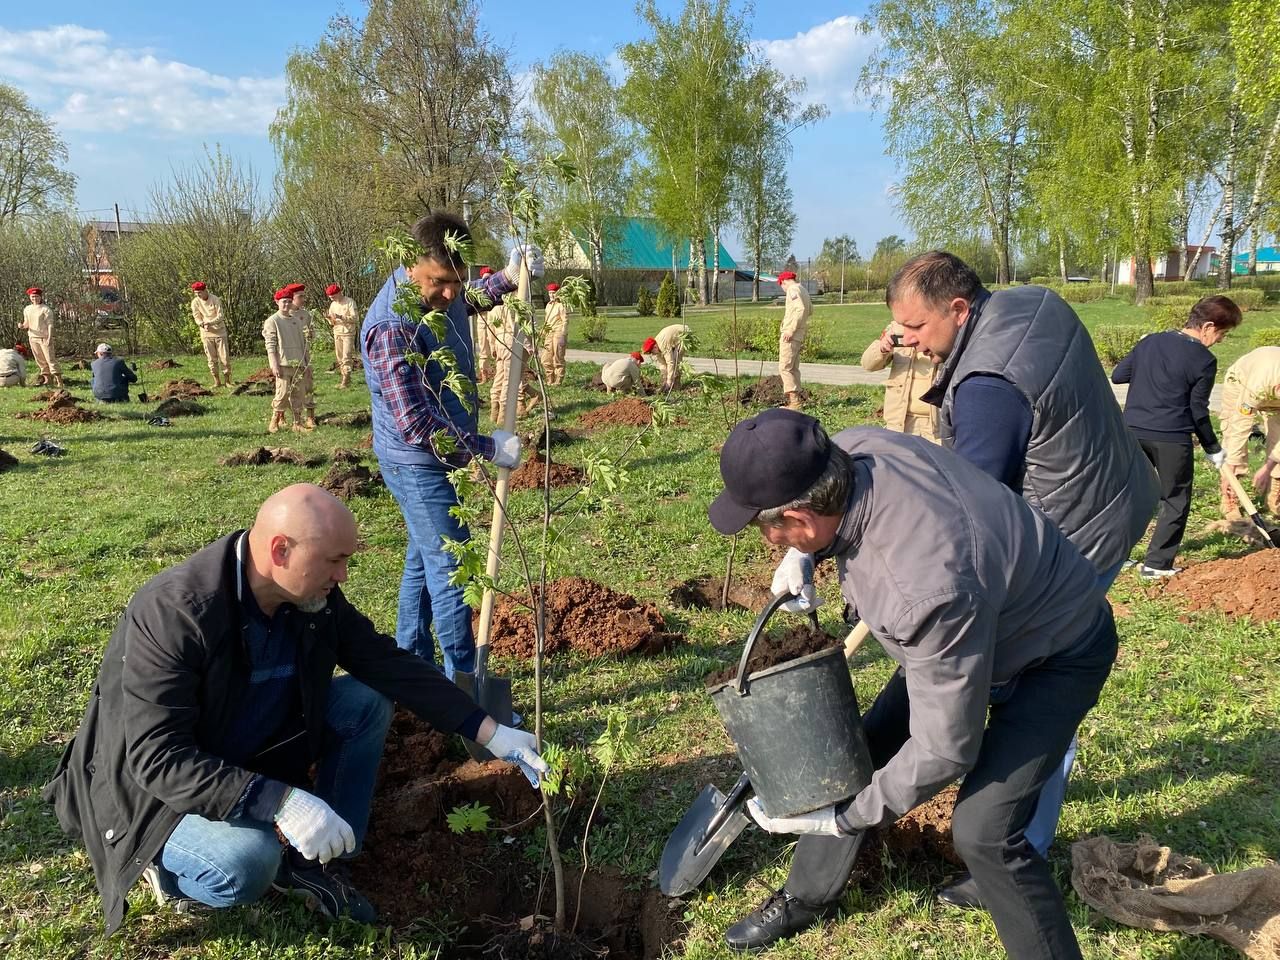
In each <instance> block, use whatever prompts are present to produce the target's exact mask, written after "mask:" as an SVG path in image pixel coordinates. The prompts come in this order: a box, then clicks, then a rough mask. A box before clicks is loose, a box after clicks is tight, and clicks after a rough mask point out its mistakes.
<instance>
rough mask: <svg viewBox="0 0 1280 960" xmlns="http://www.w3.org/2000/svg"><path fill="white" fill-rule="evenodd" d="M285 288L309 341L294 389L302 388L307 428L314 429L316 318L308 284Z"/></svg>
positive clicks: (297, 319)
mask: <svg viewBox="0 0 1280 960" xmlns="http://www.w3.org/2000/svg"><path fill="white" fill-rule="evenodd" d="M285 289H286V290H288V291H290V292H291V294H292V299H293V314H292V317H293V319H294V320H295V321H297V324H298V328H299V329H300V330H301V331H302V336H303V339H305V340H306V342H307V363H306V366H304V367H303V368H302V373H301V374H300V375H299V379H298V382H297V383H296V384H294V389H298V388H299V387H301V389H302V406H303V407H304V408H305V409H306V411H307V424H306V425H307V429H308V430H314V429H315V428H316V384H315V377H314V376H313V374H312V370H311V341H312V340H313V339H315V335H316V328H315V320H314V319H313V318H312V316H311V311H310V310H308V309H307V294H306V290H307V287H306V284H302V283H291V284H289V285H288V286H287V287H285Z"/></svg>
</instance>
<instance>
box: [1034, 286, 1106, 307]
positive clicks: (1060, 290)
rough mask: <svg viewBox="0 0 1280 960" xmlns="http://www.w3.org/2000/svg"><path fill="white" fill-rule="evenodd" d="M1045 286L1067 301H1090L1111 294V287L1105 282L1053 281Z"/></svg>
mask: <svg viewBox="0 0 1280 960" xmlns="http://www.w3.org/2000/svg"><path fill="white" fill-rule="evenodd" d="M1045 286H1047V287H1048V288H1049V289H1050V290H1052V291H1053V292H1054V293H1056V294H1057V295H1058V296H1060V297H1061V298H1062V299H1063V300H1065V301H1067V303H1092V302H1093V301H1095V300H1105V299H1106V298H1107V297H1109V296H1111V287H1110V286H1109V285H1108V284H1105V283H1054V284H1045Z"/></svg>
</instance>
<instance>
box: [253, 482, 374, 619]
mask: <svg viewBox="0 0 1280 960" xmlns="http://www.w3.org/2000/svg"><path fill="white" fill-rule="evenodd" d="M358 545H359V543H358V533H357V530H356V519H355V517H354V516H352V514H351V511H350V510H348V509H347V506H346V504H344V503H343V502H342V501H341V500H339V499H338V498H337V497H335V496H334V495H333V494H331V493H329V492H328V491H327V490H324V489H322V488H321V487H317V486H316V485H315V484H313V483H295V484H293V485H292V486H288V487H285V488H284V489H283V490H281V491H279V492H278V493H274V494H272V495H271V496H270V497H268V498H267V499H266V501H264V502H263V504H262V506H261V507H259V508H258V515H257V517H256V518H255V519H254V521H253V528H252V529H251V530H250V531H249V552H250V555H251V557H252V566H253V570H254V572H255V573H256V574H257V576H258V578H260V581H265V583H261V584H260V586H261V588H262V591H263V592H265V594H266V595H267V596H266V597H265V598H264V597H263V596H258V600H259V603H260V604H261V605H263V609H264V610H266V609H267V607H268V606H272V607H274V606H278V605H279V603H281V602H286V601H287V602H290V603H293V604H295V605H297V606H298V607H299V608H301V609H303V610H321V609H324V605H325V598H326V597H327V596H328V593H329V591H330V590H331V589H332V588H333V587H335V586H337V585H338V584H340V583H343V582H344V581H345V580H346V579H347V560H349V559H350V558H351V555H352V554H354V553H355V551H356V549H357V547H358ZM258 593H259V590H258V589H257V587H256V586H255V596H257V595H258ZM264 599H265V600H266V603H265V604H264V603H263V601H264ZM273 600H274V601H275V602H274V603H273V602H272V601H273ZM268 612H270V611H268Z"/></svg>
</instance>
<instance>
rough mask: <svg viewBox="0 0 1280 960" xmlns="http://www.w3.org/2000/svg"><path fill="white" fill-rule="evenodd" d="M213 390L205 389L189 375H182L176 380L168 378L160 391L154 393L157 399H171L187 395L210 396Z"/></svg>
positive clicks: (182, 397)
mask: <svg viewBox="0 0 1280 960" xmlns="http://www.w3.org/2000/svg"><path fill="white" fill-rule="evenodd" d="M212 396H213V391H212V390H209V389H207V388H206V387H205V386H204V385H203V384H201V383H197V382H196V381H195V380H192V379H191V378H190V377H182V378H181V379H178V380H170V381H169V382H168V383H166V384H165V385H164V386H163V387H161V388H160V392H159V393H158V394H156V399H157V400H173V399H179V400H183V399H187V398H189V397H212Z"/></svg>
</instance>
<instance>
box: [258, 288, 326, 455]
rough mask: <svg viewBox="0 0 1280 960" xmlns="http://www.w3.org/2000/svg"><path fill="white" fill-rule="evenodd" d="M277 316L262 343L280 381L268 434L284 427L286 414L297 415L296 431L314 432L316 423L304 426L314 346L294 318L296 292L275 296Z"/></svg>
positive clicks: (284, 290) (266, 327)
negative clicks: (305, 387) (306, 375)
mask: <svg viewBox="0 0 1280 960" xmlns="http://www.w3.org/2000/svg"><path fill="white" fill-rule="evenodd" d="M275 301H276V312H275V313H273V314H272V315H271V316H269V317H267V319H266V322H265V323H263V325H262V339H263V340H264V341H266V345H267V364H268V366H270V367H271V375H272V376H274V377H275V378H276V392H275V395H274V396H273V397H272V398H271V419H270V420H269V421H268V422H267V432H268V433H276V432H277V431H278V430H279V429H280V428H281V427H282V426H284V413H285V410H286V409H287V410H289V411H290V412H291V413H292V414H293V429H294V430H314V429H315V426H316V425H315V421H314V420H312V421H309V422H308V423H307V424H305V425H304V424H303V422H302V405H303V396H304V394H303V390H302V383H301V380H302V377H303V372H304V371H306V370H309V369H310V368H311V345H310V343H309V342H308V340H307V338H306V337H305V336H304V335H303V332H302V328H301V327H300V326H299V325H298V321H297V320H296V319H295V318H294V316H293V291H292V290H291V289H289V288H288V287H284V288H282V289H280V290H277V291H276V292H275Z"/></svg>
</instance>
